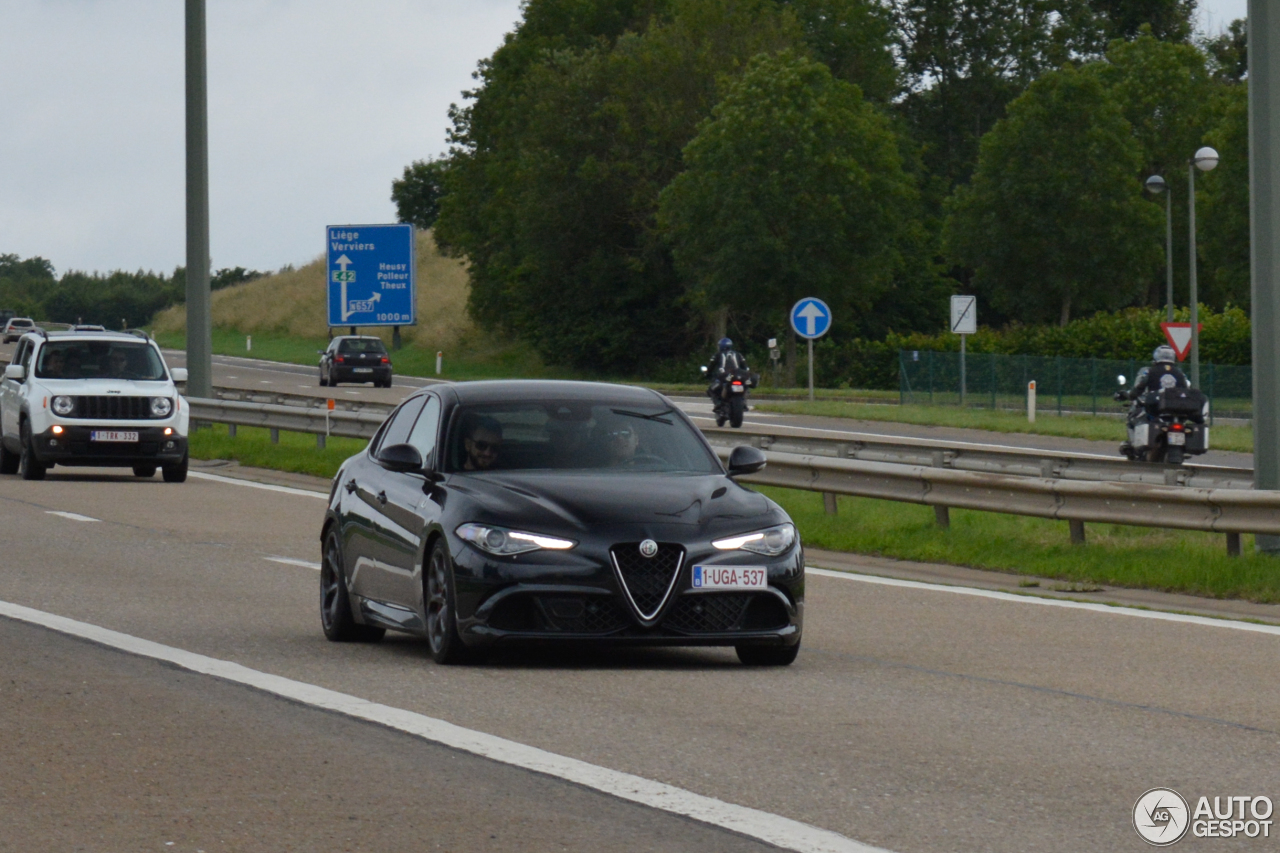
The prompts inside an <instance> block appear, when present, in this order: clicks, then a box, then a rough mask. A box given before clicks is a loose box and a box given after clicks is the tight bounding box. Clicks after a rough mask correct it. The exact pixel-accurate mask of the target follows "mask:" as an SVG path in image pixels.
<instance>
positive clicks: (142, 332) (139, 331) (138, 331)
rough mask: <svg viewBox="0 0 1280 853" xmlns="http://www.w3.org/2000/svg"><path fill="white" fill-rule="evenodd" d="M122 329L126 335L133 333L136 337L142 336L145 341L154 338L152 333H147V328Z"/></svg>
mask: <svg viewBox="0 0 1280 853" xmlns="http://www.w3.org/2000/svg"><path fill="white" fill-rule="evenodd" d="M121 331H122V332H123V333H124V334H126V335H133V336H134V337H135V338H142V339H143V340H144V341H149V340H151V339H152V338H151V335H149V334H147V330H146V329H122V330H121Z"/></svg>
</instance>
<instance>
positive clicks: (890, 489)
mask: <svg viewBox="0 0 1280 853" xmlns="http://www.w3.org/2000/svg"><path fill="white" fill-rule="evenodd" d="M187 402H188V404H189V405H190V406H191V418H192V419H193V420H195V421H209V422H216V423H226V424H239V425H244V426H258V427H267V428H270V429H274V430H281V429H283V430H290V431H296V432H308V433H314V434H318V435H326V434H327V435H339V436H347V437H351V438H371V437H372V436H373V434H374V433H375V432H376V431H377V429H378V427H379V426H380V425H381V423H382V421H383V420H384V418H385V414H384V413H375V412H352V411H342V410H337V409H335V410H329V409H328V408H327V407H319V406H309V405H308V406H301V405H292V406H285V405H278V404H273V403H253V402H245V401H239V400H210V399H200V398H188V400H187ZM707 432H708V435H709V437H711V438H713V445H714V446H715V449H716V452H717V454H719V455H720V456H721V457H723V458H728V456H729V453H730V452H731V448H730V446H729V443H728V442H727V441H726V440H725V439H726V437H733V438H735V439H737V440H736V441H735V442H733V443H734V444H742V443H744V442H743V441H742V439H744V438H747V437H749V436H754V437H755V438H757V439H759V438H763V437H774V438H777V437H776V436H764V435H763V434H760V433H751V432H743V431H732V432H731V431H728V430H707ZM779 443H780V442H774V443H773V445H772V447H776V446H777V445H778V444H779ZM850 443H852V442H850ZM910 446H912V447H916V445H910ZM772 447H771V449H768V450H765V451H764V453H765V457H766V458H767V459H768V460H769V464H768V466H767V467H766V468H765V469H764V470H763V471H760V472H759V473H757V474H753V475H751V476H748V477H743V478H742V480H743V481H744V482H748V483H756V484H760V485H769V486H782V487H785V488H791V489H802V490H806V491H815V492H822V493H824V494H826V495H853V496H857V497H868V498H880V499H883V500H892V501H903V502H908V503H917V504H927V505H931V506H934V507H938V508H949V507H956V508H961V509H977V510H986V511H989V512H1000V513H1007V514H1011V515H1027V516H1035V517H1038V518H1052V519H1059V520H1065V521H1069V522H1072V523H1073V528H1075V526H1076V525H1080V524H1082V523H1083V522H1103V523H1109V524H1132V525H1138V526H1144V527H1166V528H1177V529H1182V530H1200V531H1209V532H1217V533H1226V534H1228V537H1229V539H1228V549H1229V550H1233V551H1234V552H1238V550H1239V539H1238V535H1239V534H1241V533H1265V534H1272V535H1280V492H1272V491H1253V490H1252V489H1240V488H1235V489H1228V488H1199V487H1192V486H1177V485H1173V486H1166V485H1150V484H1147V483H1141V482H1129V481H1105V482H1098V481H1086V480H1081V479H1070V478H1064V477H1041V476H1035V475H1034V474H1030V475H1028V474H1011V473H1000V472H991V471H979V470H963V469H959V468H956V467H946V466H941V465H932V464H928V465H919V464H909V463H903V462H896V461H889V462H886V461H880V460H870V459H862V458H857V457H849V456H845V457H839V456H836V455H834V454H832V455H815V454H802V453H787V452H782V451H779V450H776V449H772ZM913 452H919V451H918V448H917V450H916V451H913ZM957 458H959V457H957ZM940 518H941V516H940ZM1078 529H1079V530H1080V536H1081V537H1082V536H1083V528H1082V527H1080V528H1078ZM1073 535H1074V532H1073ZM1233 536H1234V537H1236V538H1235V539H1234V540H1232V539H1231V537H1233Z"/></svg>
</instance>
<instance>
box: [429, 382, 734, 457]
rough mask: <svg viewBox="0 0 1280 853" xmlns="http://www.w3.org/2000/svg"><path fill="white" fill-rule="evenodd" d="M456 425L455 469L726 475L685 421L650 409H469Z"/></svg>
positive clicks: (569, 404)
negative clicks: (659, 472)
mask: <svg viewBox="0 0 1280 853" xmlns="http://www.w3.org/2000/svg"><path fill="white" fill-rule="evenodd" d="M454 423H455V424H456V427H455V428H454V429H453V430H452V431H451V437H450V439H449V454H448V456H449V467H450V468H451V469H452V470H454V471H522V470H548V469H550V470H565V471H610V472H615V473H627V472H653V471H661V472H671V473H691V474H719V473H722V471H723V469H722V468H721V467H720V464H719V462H718V461H717V459H716V457H715V455H714V454H713V453H711V451H710V450H708V449H707V447H706V445H705V444H704V443H703V441H702V439H701V437H700V436H698V435H697V433H696V431H695V430H694V429H693V427H691V426H690V425H689V424H688V422H687V421H685V420H684V419H683V418H681V417H679V416H678V415H676V414H675V413H674V412H673V410H672V409H670V408H666V407H663V406H661V405H654V404H651V403H650V404H642V405H637V404H620V403H609V402H603V401H601V402H587V401H581V400H574V401H565V402H554V401H553V402H546V401H541V402H514V403H503V404H491V405H484V406H466V407H463V409H462V410H461V411H460V412H459V414H458V418H457V419H456V420H455V421H454Z"/></svg>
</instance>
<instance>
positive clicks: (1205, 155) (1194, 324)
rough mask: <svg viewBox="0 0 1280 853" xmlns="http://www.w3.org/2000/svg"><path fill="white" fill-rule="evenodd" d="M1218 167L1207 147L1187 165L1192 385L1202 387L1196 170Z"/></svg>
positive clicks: (1212, 152) (1214, 156)
mask: <svg viewBox="0 0 1280 853" xmlns="http://www.w3.org/2000/svg"><path fill="white" fill-rule="evenodd" d="M1217 165H1218V152H1217V151H1214V150H1213V149H1212V148H1210V147H1208V146H1207V145H1206V146H1205V147H1204V148H1201V149H1200V150H1199V151H1197V152H1196V156H1194V157H1192V158H1191V162H1190V163H1189V164H1187V181H1188V186H1189V187H1190V189H1189V191H1188V195H1187V206H1188V207H1189V208H1190V210H1191V385H1192V386H1193V387H1195V388H1199V387H1200V290H1199V288H1198V286H1197V284H1196V169H1199V170H1200V171H1202V172H1211V171H1213V169H1214V168H1215V167H1217Z"/></svg>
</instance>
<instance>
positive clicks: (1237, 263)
mask: <svg viewBox="0 0 1280 853" xmlns="http://www.w3.org/2000/svg"><path fill="white" fill-rule="evenodd" d="M1207 141H1208V143H1209V144H1210V145H1212V146H1213V147H1214V148H1216V149H1217V150H1218V154H1219V155H1220V156H1221V157H1222V160H1221V162H1220V163H1219V165H1218V168H1216V169H1214V170H1213V171H1212V172H1210V173H1209V174H1207V175H1204V176H1202V177H1201V178H1200V179H1199V184H1198V186H1199V188H1200V190H1201V191H1200V192H1199V193H1197V195H1198V196H1199V198H1198V201H1201V202H1203V203H1202V205H1201V206H1200V207H1199V208H1198V209H1197V213H1198V214H1199V215H1198V219H1199V221H1200V234H1199V237H1198V241H1197V247H1198V248H1199V250H1200V257H1201V259H1202V261H1203V265H1202V267H1201V270H1202V273H1201V287H1200V301H1202V302H1204V303H1206V304H1209V305H1213V306H1215V307H1217V308H1223V307H1225V306H1228V305H1239V306H1241V307H1244V308H1248V307H1249V306H1250V304H1251V301H1250V272H1249V91H1248V84H1246V83H1241V84H1239V85H1235V86H1230V87H1229V88H1227V89H1226V90H1225V92H1223V94H1222V119H1221V121H1220V122H1219V124H1218V126H1217V127H1215V128H1214V129H1213V130H1211V131H1210V132H1209V134H1208V137H1207Z"/></svg>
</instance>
